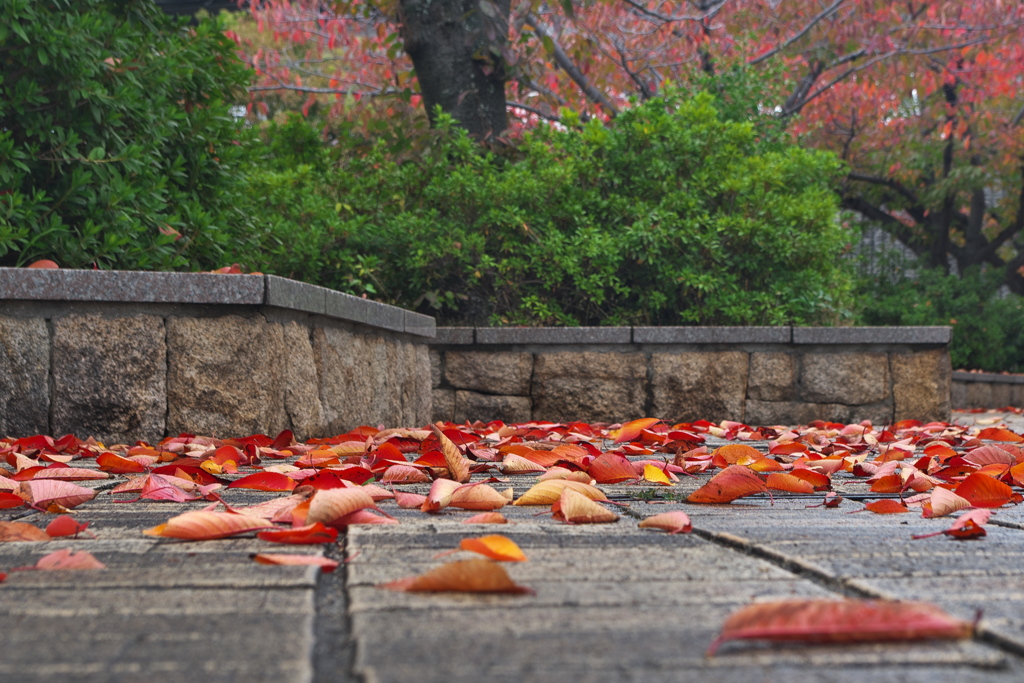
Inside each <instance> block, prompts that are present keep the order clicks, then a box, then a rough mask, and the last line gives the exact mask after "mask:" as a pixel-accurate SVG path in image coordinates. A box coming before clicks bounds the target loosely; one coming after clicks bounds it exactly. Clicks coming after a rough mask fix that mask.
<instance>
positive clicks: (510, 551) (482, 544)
mask: <svg viewBox="0 0 1024 683" xmlns="http://www.w3.org/2000/svg"><path fill="white" fill-rule="evenodd" d="M459 548H460V549H462V550H468V551H469V552H471V553H477V554H478V555H483V556H484V557H487V558H490V559H492V560H498V561H499V562H526V555H525V554H524V553H523V551H522V549H520V547H519V546H518V545H516V543H515V541H513V540H512V539H511V538H508V537H507V536H502V535H500V534H491V535H490V536H481V537H480V538H464V539H462V541H461V542H460V543H459Z"/></svg>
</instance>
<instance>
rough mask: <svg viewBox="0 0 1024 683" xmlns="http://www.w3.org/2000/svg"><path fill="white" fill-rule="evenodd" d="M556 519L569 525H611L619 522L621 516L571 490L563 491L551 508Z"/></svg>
mask: <svg viewBox="0 0 1024 683" xmlns="http://www.w3.org/2000/svg"><path fill="white" fill-rule="evenodd" d="M551 512H552V515H553V516H554V518H555V519H561V520H563V521H565V522H566V523H568V524H609V523H611V522H617V521H618V520H619V516H618V515H617V514H615V513H614V512H612V511H611V510H609V509H607V508H605V507H602V506H600V505H598V504H597V503H595V502H594V501H592V500H591V499H590V498H587V497H586V496H585V495H583V494H582V493H579V492H577V491H573V490H572V489H571V488H566V489H563V490H562V495H561V496H559V498H558V500H557V501H555V502H554V504H552V506H551Z"/></svg>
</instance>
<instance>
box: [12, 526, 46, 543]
mask: <svg viewBox="0 0 1024 683" xmlns="http://www.w3.org/2000/svg"><path fill="white" fill-rule="evenodd" d="M49 540H50V535H49V534H48V533H46V532H45V531H43V530H42V529H40V528H39V527H37V526H34V525H32V524H29V523H28V522H0V543H4V542H7V541H49Z"/></svg>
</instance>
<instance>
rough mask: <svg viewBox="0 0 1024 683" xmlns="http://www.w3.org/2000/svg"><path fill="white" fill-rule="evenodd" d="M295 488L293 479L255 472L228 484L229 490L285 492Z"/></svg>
mask: <svg viewBox="0 0 1024 683" xmlns="http://www.w3.org/2000/svg"><path fill="white" fill-rule="evenodd" d="M295 486H296V483H295V480H294V479H290V478H288V477H286V476H285V475H283V474H281V473H280V472H256V473H255V474H250V475H248V476H245V477H242V478H241V479H236V480H235V481H233V482H231V483H230V484H228V488H229V489H252V490H254V491H287V492H291V491H293V490H295Z"/></svg>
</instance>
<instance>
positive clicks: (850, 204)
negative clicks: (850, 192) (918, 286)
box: [840, 196, 927, 256]
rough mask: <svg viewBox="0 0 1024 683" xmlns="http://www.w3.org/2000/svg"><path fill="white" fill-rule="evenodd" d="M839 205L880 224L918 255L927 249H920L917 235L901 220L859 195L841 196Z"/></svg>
mask: <svg viewBox="0 0 1024 683" xmlns="http://www.w3.org/2000/svg"><path fill="white" fill-rule="evenodd" d="M840 205H841V206H842V207H843V208H844V209H851V210H853V211H856V212H857V213H859V214H860V215H862V216H864V217H865V218H868V219H870V220H873V221H877V222H878V223H880V224H882V226H883V227H884V229H885V231H886V232H888V233H889V234H891V235H892V236H893V237H895V238H896V239H898V240H899V241H900V242H901V243H903V244H904V245H906V247H907V248H908V249H910V250H911V251H913V252H914V253H915V254H917V255H918V256H920V255H921V254H923V253H925V252H926V251H927V249H922V248H921V245H920V244H918V240H917V237H916V236H915V235H914V234H913V233H912V232H911V231H910V228H908V227H907V226H906V225H905V224H904V223H903V222H902V221H900V220H898V219H896V218H894V217H893V216H892V215H891V214H889V212H888V211H885V210H884V209H880V208H879V207H877V206H875V205H874V204H871V203H870V202H868V201H866V200H865V199H863V198H861V197H850V196H847V197H843V200H842V202H841V203H840Z"/></svg>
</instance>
